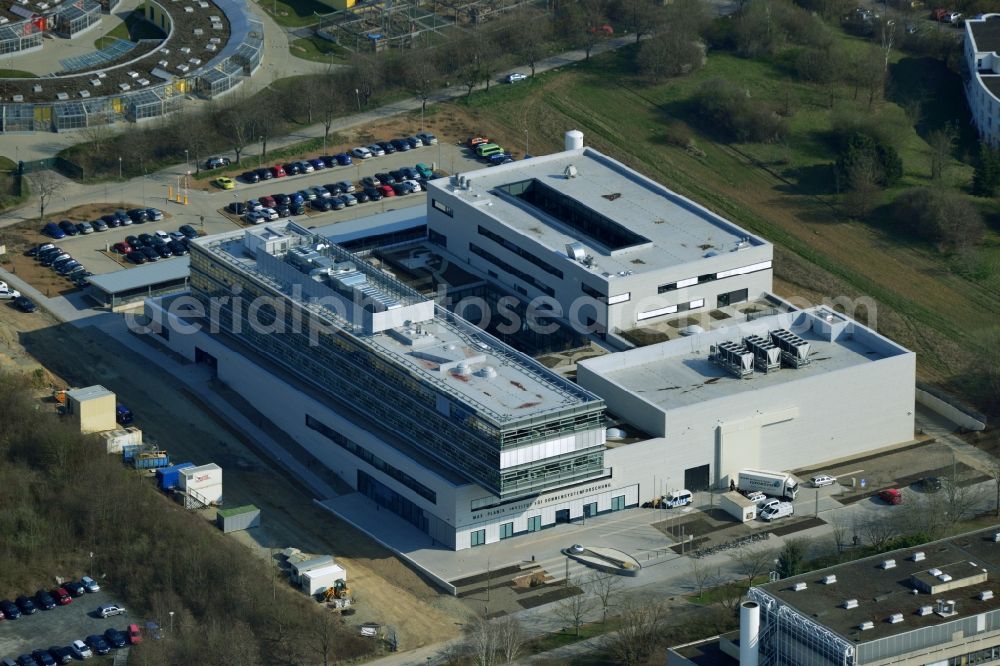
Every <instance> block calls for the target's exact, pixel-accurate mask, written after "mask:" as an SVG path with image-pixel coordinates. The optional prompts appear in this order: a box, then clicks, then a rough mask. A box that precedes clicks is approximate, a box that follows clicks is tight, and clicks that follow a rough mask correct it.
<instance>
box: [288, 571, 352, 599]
mask: <svg viewBox="0 0 1000 666" xmlns="http://www.w3.org/2000/svg"><path fill="white" fill-rule="evenodd" d="M340 579H342V580H345V581H346V580H347V571H346V570H345V569H344V568H343V567H342V566H340V565H339V564H328V565H326V566H323V567H318V568H316V569H309V570H308V571H303V572H302V575H301V576H299V586H300V587H301V588H302V591H303V592H305V593H306V594H309V595H310V596H311V595H314V594H318V593H319V592H321V591H323V590H325V589H326V588H328V587H333V584H334V583H335V582H336V581H337V580H340Z"/></svg>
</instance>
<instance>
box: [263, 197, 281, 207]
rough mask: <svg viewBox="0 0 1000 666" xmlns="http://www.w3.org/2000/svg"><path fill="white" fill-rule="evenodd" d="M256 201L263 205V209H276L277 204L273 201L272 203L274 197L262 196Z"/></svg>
mask: <svg viewBox="0 0 1000 666" xmlns="http://www.w3.org/2000/svg"><path fill="white" fill-rule="evenodd" d="M258 201H260V202H261V204H263V205H264V208H277V207H278V204H277V203H275V201H274V197H272V196H270V195H267V196H263V197H261V198H260V199H258Z"/></svg>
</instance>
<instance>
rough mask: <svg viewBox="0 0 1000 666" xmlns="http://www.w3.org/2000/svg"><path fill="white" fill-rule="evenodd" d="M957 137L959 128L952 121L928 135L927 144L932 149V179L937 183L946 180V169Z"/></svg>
mask: <svg viewBox="0 0 1000 666" xmlns="http://www.w3.org/2000/svg"><path fill="white" fill-rule="evenodd" d="M957 138H958V130H957V129H956V128H955V126H954V125H952V124H951V123H948V124H947V125H945V126H944V127H943V128H941V129H936V130H934V131H933V132H930V133H929V134H928V135H927V145H928V146H930V149H931V180H933V181H934V182H936V183H940V182H941V181H942V180H944V175H945V169H947V167H948V162H949V160H950V159H951V151H952V149H953V148H954V147H955V140H956V139H957Z"/></svg>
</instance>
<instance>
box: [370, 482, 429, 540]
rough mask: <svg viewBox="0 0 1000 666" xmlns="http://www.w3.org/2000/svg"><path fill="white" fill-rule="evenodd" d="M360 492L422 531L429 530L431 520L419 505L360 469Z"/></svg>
mask: <svg viewBox="0 0 1000 666" xmlns="http://www.w3.org/2000/svg"><path fill="white" fill-rule="evenodd" d="M358 492H359V493H361V494H362V495H364V496H365V497H367V498H368V499H370V500H372V501H373V502H375V503H376V504H378V505H379V506H383V507H385V508H386V509H388V510H389V511H392V512H393V513H394V514H396V515H397V516H399V517H400V518H402V519H403V520H405V521H406V522H408V523H410V524H412V525H415V526H416V527H417V529H419V530H420V531H421V532H429V531H430V530H429V527H430V521H429V520H428V519H427V514H425V513H424V510H423V509H421V508H420V507H419V506H417V505H416V504H414V503H413V502H411V501H410V500H408V499H406V498H405V497H403V496H402V495H400V494H399V493H397V492H396V491H395V490H393V489H392V488H390V487H388V486H387V485H385V484H384V483H382V482H380V481H379V480H378V479H375V478H373V477H372V476H370V475H368V474H365V473H364V472H362V471H361V470H360V469H359V470H358Z"/></svg>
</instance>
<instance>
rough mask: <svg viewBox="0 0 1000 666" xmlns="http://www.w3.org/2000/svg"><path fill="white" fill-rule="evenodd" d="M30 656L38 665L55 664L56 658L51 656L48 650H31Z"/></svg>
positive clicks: (52, 665) (51, 665)
mask: <svg viewBox="0 0 1000 666" xmlns="http://www.w3.org/2000/svg"><path fill="white" fill-rule="evenodd" d="M31 658H32V659H34V660H35V663H36V664H38V666H56V660H55V659H53V658H52V655H51V654H49V651H48V650H42V649H38V650H32V651H31Z"/></svg>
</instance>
